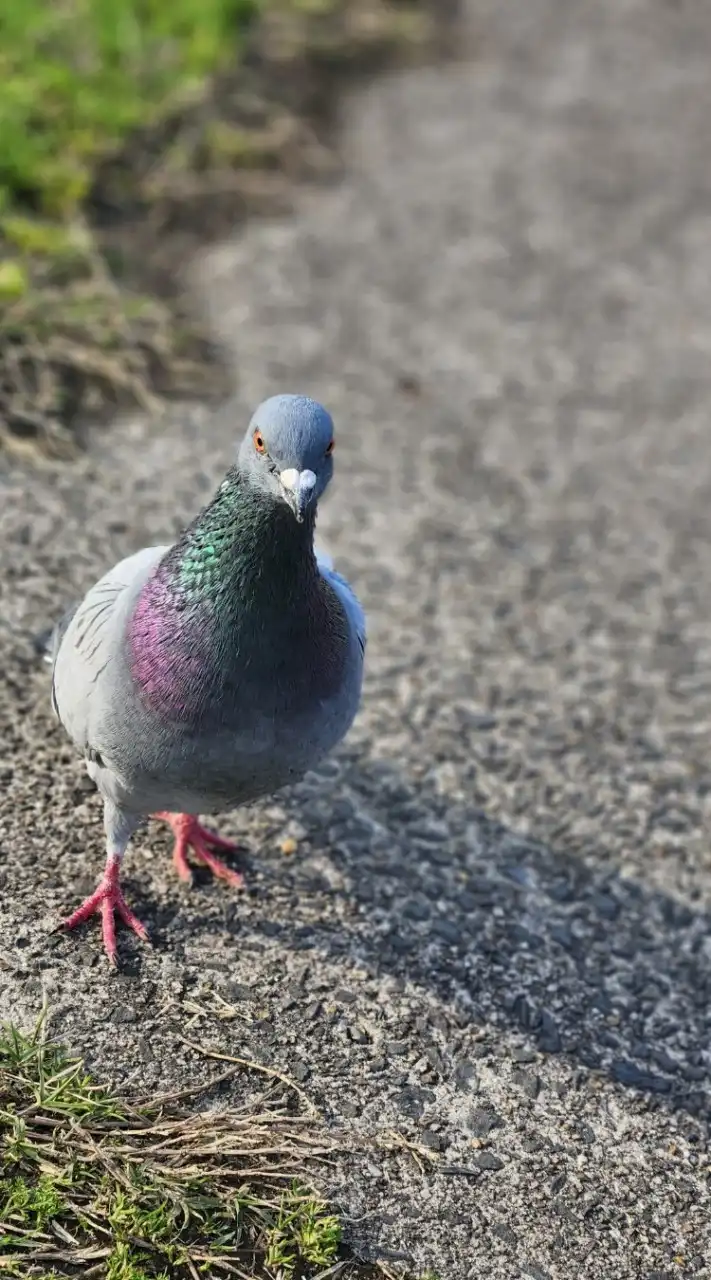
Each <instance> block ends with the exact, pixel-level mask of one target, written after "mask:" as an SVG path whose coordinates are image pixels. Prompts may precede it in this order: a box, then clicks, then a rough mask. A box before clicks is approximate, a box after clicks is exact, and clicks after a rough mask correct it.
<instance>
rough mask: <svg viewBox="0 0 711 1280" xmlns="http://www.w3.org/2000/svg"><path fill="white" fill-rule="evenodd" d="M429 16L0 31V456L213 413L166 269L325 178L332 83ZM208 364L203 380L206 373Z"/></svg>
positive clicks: (242, 4) (94, 16)
mask: <svg viewBox="0 0 711 1280" xmlns="http://www.w3.org/2000/svg"><path fill="white" fill-rule="evenodd" d="M435 8H436V6H433V7H432V9H431V7H430V0H175V3H172V4H170V5H166V4H165V3H164V2H163V0H64V2H63V3H61V4H56V3H54V0H26V3H23V4H21V5H13V4H9V3H6V4H4V5H3V6H2V12H1V13H0V134H1V135H2V139H3V147H2V155H0V445H2V444H3V443H4V444H5V446H6V447H10V448H12V449H14V450H18V449H19V450H22V451H27V450H30V451H35V452H36V451H40V452H44V453H49V454H66V453H68V452H71V451H72V450H73V449H74V448H75V447H76V446H77V444H79V443H80V442H81V437H80V434H79V433H78V431H77V424H79V423H80V422H81V421H82V420H85V419H86V418H87V417H91V418H92V419H96V418H97V416H103V415H105V414H106V413H112V412H114V411H115V410H116V409H117V408H127V407H129V406H140V407H141V408H143V409H152V408H155V407H156V405H157V403H158V400H159V399H160V398H162V397H165V396H167V395H179V396H186V395H200V396H207V395H209V394H212V395H217V396H218V397H219V396H221V395H223V394H224V393H225V392H226V391H227V390H228V386H229V384H228V381H227V378H226V377H225V378H224V379H223V380H222V381H220V379H219V378H218V379H217V381H216V378H215V368H214V365H215V362H218V363H219V353H218V352H217V351H216V350H215V349H214V347H213V346H212V344H211V343H210V341H209V339H208V338H207V336H206V334H205V333H204V332H203V330H202V328H201V325H200V323H199V320H198V319H197V318H196V317H195V315H194V314H191V312H190V310H189V309H187V307H186V304H185V301H184V299H181V297H180V289H179V281H178V280H177V278H176V263H182V262H184V261H185V258H186V254H187V253H188V252H189V251H190V249H192V248H193V247H196V246H197V245H198V244H200V243H202V242H204V240H205V239H206V238H207V239H209V238H211V237H213V236H215V235H218V234H222V233H224V232H225V231H227V230H228V229H229V228H230V227H231V226H233V225H234V223H235V221H236V220H237V219H238V218H239V217H241V216H245V215H247V214H249V213H252V212H262V211H264V210H272V209H275V208H277V209H283V208H284V206H285V204H286V203H287V201H288V186H287V182H288V181H291V180H292V179H293V178H298V177H301V176H303V175H304V174H307V173H309V174H313V173H317V172H320V171H321V170H322V169H323V165H324V161H325V158H326V157H327V156H328V145H324V144H327V143H328V142H329V140H330V125H331V120H332V105H333V101H334V99H335V96H336V92H337V89H338V88H339V87H340V85H341V84H342V82H343V78H344V74H345V73H346V71H348V70H349V69H354V70H360V69H362V68H365V67H371V66H373V65H376V64H378V63H383V62H386V61H388V60H390V59H392V57H393V55H395V54H396V53H397V51H398V50H402V49H405V50H412V49H413V48H415V49H422V48H423V47H426V46H427V44H428V42H429V39H430V35H431V32H432V30H433V21H432V18H431V13H432V12H433V11H434V9H435ZM210 365H213V367H212V368H210V367H209V366H210Z"/></svg>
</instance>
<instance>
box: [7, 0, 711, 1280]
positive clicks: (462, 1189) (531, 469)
mask: <svg viewBox="0 0 711 1280" xmlns="http://www.w3.org/2000/svg"><path fill="white" fill-rule="evenodd" d="M470 15H471V21H470V33H469V35H470V45H469V48H470V52H471V56H470V57H469V58H468V59H464V60H463V61H462V62H460V63H458V64H457V65H455V66H447V67H444V68H438V69H433V70H424V71H417V72H408V73H407V74H405V75H403V76H400V77H397V78H394V79H391V80H387V81H382V82H380V83H378V84H376V85H374V86H373V87H372V88H370V89H369V90H368V91H367V92H366V93H365V94H363V95H361V96H359V97H358V98H357V99H356V100H354V101H353V103H352V104H351V106H350V108H349V111H348V119H347V128H346V135H345V149H346V161H347V177H346V180H345V181H344V183H343V184H342V185H341V186H340V187H339V188H338V189H337V190H333V191H329V192H327V193H324V192H310V193H307V194H305V195H304V197H303V199H301V200H300V204H299V209H298V213H297V216H296V217H295V218H294V219H292V220H289V221H285V222H278V223H263V224H254V225H252V226H251V227H249V228H248V229H247V230H246V232H245V233H244V234H243V235H241V236H240V238H239V239H238V240H237V241H236V242H235V243H233V244H230V245H229V246H226V247H224V248H223V249H221V250H220V251H218V252H217V253H213V254H212V255H211V256H210V258H209V259H208V260H207V261H206V262H205V263H203V264H202V266H201V268H200V271H199V273H198V274H199V276H200V282H201V287H202V288H203V290H204V292H205V295H206V297H207V299H208V300H209V305H210V307H211V309H212V313H213V315H214V318H215V323H216V325H217V327H218V328H219V330H220V331H221V333H222V334H223V335H224V337H225V340H226V341H227V342H228V343H229V344H230V345H231V346H232V347H233V348H234V353H235V361H236V364H237V367H238V369H239V373H240V377H241V381H240V387H239V394H238V397H237V400H236V402H235V404H234V405H232V406H231V407H230V409H229V411H228V412H226V413H225V414H223V415H221V417H220V418H219V419H218V420H210V419H209V418H208V417H207V416H206V415H205V414H201V413H200V412H199V411H189V412H188V411H181V412H175V413H173V414H172V415H171V417H170V420H169V421H168V422H167V423H166V424H164V425H163V426H161V427H156V426H153V427H149V426H147V425H145V424H143V423H141V422H130V423H127V424H123V425H121V426H118V427H116V428H112V429H111V431H110V432H109V433H106V434H102V435H97V436H96V438H95V440H94V442H93V444H92V447H91V450H90V453H89V455H88V456H87V458H86V459H85V460H84V461H83V462H81V463H79V464H77V465H76V466H75V467H73V468H72V469H71V470H64V471H56V470H45V471H42V472H34V473H29V472H25V471H22V470H21V469H19V468H18V469H16V470H13V471H10V472H5V473H3V474H2V476H1V477H0V503H1V505H2V511H1V513H0V558H1V559H0V570H1V574H0V583H1V587H2V593H3V603H2V615H1V616H2V624H1V626H0V643H1V644H2V654H1V663H2V667H1V672H0V687H1V688H2V703H1V704H0V723H2V727H3V733H2V738H1V739H0V785H1V787H2V799H1V802H0V803H1V805H2V808H1V811H0V846H1V849H2V870H1V871H0V875H1V877H2V880H1V888H2V893H1V895H0V921H1V923H2V929H3V931H2V933H1V934H0V1012H1V1013H2V1014H3V1015H4V1016H8V1015H9V1014H14V1015H15V1016H16V1017H17V1018H18V1019H20V1020H21V1021H25V1022H26V1021H28V1020H29V1019H30V1018H31V1017H33V1016H34V1015H35V1014H36V1012H37V1010H38V1009H39V1007H40V1004H41V1000H42V992H43V990H45V991H46V993H47V998H48V1000H49V1003H50V1007H51V1009H52V1011H53V1012H52V1017H53V1025H54V1027H55V1029H56V1030H57V1032H58V1033H59V1034H61V1035H62V1036H63V1037H64V1038H65V1039H66V1040H68V1041H69V1042H70V1043H71V1044H72V1045H73V1046H74V1047H78V1048H80V1049H82V1050H83V1051H84V1052H85V1053H86V1054H87V1055H88V1057H89V1060H90V1061H91V1063H92V1065H94V1066H95V1067H97V1068H98V1069H100V1070H101V1071H103V1072H107V1073H109V1074H110V1075H111V1076H112V1077H113V1078H117V1079H120V1080H127V1079H133V1080H135V1081H137V1082H141V1083H142V1084H143V1085H145V1086H146V1087H149V1088H150V1087H153V1086H157V1085H159V1084H163V1083H166V1082H168V1081H182V1080H185V1079H191V1078H194V1077H195V1076H196V1075H198V1074H200V1073H204V1072H205V1071H206V1070H207V1068H206V1064H205V1063H204V1061H203V1060H201V1059H200V1058H199V1057H198V1056H197V1055H196V1054H194V1053H192V1052H191V1051H190V1050H188V1049H186V1047H185V1046H184V1045H183V1043H182V1040H181V1036H182V1035H184V1034H185V1029H186V1025H187V1020H188V1017H189V1016H194V1017H195V1018H196V1021H195V1023H194V1025H193V1028H192V1033H191V1034H192V1035H193V1037H194V1038H199V1039H201V1040H202V1041H203V1043H205V1044H211V1045H214V1046H217V1047H220V1048H222V1049H223V1050H226V1051H228V1052H229V1051H230V1050H231V1051H232V1052H238V1053H240V1054H242V1055H245V1056H250V1057H256V1058H259V1059H261V1060H263V1061H265V1062H269V1063H272V1064H276V1065H277V1066H279V1067H281V1068H282V1069H284V1070H287V1071H289V1072H291V1073H292V1074H294V1073H295V1074H296V1075H297V1077H298V1078H299V1079H300V1080H302V1081H303V1082H304V1087H305V1088H307V1089H308V1091H309V1093H310V1095H311V1096H312V1097H313V1098H314V1100H315V1101H316V1102H317V1103H318V1104H319V1106H321V1107H322V1108H323V1109H324V1112H325V1114H326V1116H327V1118H328V1120H329V1123H332V1124H333V1125H337V1126H342V1127H345V1129H346V1130H347V1131H348V1132H350V1133H351V1134H352V1140H353V1144H354V1146H355V1145H357V1143H358V1142H359V1141H360V1140H367V1141H368V1142H370V1141H371V1140H372V1141H373V1142H374V1144H375V1145H374V1146H373V1150H372V1151H370V1152H367V1151H366V1152H365V1153H362V1154H358V1155H354V1156H353V1157H352V1158H350V1159H348V1160H344V1162H343V1164H342V1165H341V1166H340V1167H339V1169H338V1170H336V1171H334V1173H333V1176H332V1179H331V1184H330V1187H331V1190H332V1191H333V1192H334V1194H335V1195H336V1196H337V1197H338V1199H339V1200H340V1202H341V1204H342V1206H343V1207H344V1210H345V1212H346V1213H347V1215H348V1217H349V1219H350V1220H351V1228H350V1232H351V1238H352V1240H353V1241H354V1242H355V1244H356V1245H357V1247H358V1248H359V1249H360V1250H361V1251H362V1252H363V1254H364V1255H365V1256H370V1257H383V1258H386V1259H387V1258H390V1259H391V1264H390V1265H391V1266H395V1262H393V1259H397V1258H398V1257H399V1258H400V1260H401V1261H403V1262H404V1261H407V1262H408V1265H409V1266H410V1268H411V1271H412V1273H413V1274H420V1273H422V1272H423V1271H424V1270H425V1268H427V1267H433V1268H435V1269H436V1271H437V1275H438V1276H439V1277H440V1280H473V1278H474V1277H476V1278H477V1280H479V1277H487V1278H491V1280H514V1277H523V1276H529V1277H533V1278H534V1280H545V1278H546V1277H550V1278H555V1280H569V1278H570V1277H580V1278H581V1280H592V1278H594V1280H603V1278H604V1280H614V1278H616V1277H624V1278H625V1280H626V1278H628V1277H629V1278H631V1277H644V1278H646V1280H652V1278H653V1277H656V1278H657V1280H661V1277H663V1276H664V1277H666V1276H669V1277H687V1276H689V1277H691V1276H709V1275H710V1274H711V1271H710V1270H709V1238H710V1235H711V1228H710V1226H709V1223H710V1221H711V1218H710V1211H711V1195H710V1193H709V1183H708V1170H709V1164H708V1148H707V1132H708V1118H709V1083H710V1081H709V1067H710V1063H711V1059H710V1056H709V1034H710V1030H711V1010H710V1007H709V994H710V981H709V980H710V973H711V940H710V935H709V899H710V893H711V852H710V849H709V817H710V810H711V767H710V762H709V739H710V729H711V556H710V555H709V545H710V543H711V423H710V421H709V406H710V404H711V360H710V356H711V166H710V165H709V147H708V139H709V125H708V122H709V120H710V119H711V76H710V75H709V66H710V65H711V10H710V9H708V7H703V6H700V5H694V4H692V3H690V2H682V3H678V4H671V3H670V4H663V3H661V0H648V2H644V3H643V2H642V0H639V2H638V3H633V2H632V0H598V3H597V4H596V5H584V4H582V3H570V0H526V3H525V4H523V3H520V0H504V2H503V3H496V4H494V3H493V2H492V4H491V5H490V6H488V7H487V6H485V5H483V4H476V3H473V4H472V5H471V7H470ZM277 388H282V389H291V390H304V391H306V392H309V393H312V394H316V395H318V396H319V397H320V398H322V399H323V400H324V401H325V402H326V403H327V404H328V405H329V407H330V408H331V409H332V410H333V412H334V415H335V417H336V421H337V424H338V425H339V427H340V435H339V441H338V468H337V487H336V493H335V495H334V497H333V498H332V499H331V501H330V502H329V503H328V504H327V506H326V508H325V510H324V512H323V517H322V520H321V529H322V533H323V537H324V540H325V542H326V545H327V547H328V549H329V550H331V551H332V552H334V553H335V555H336V557H337V560H338V563H339V567H342V568H343V570H344V571H345V572H346V573H347V574H348V575H349V576H350V577H351V578H352V580H353V582H354V583H355V584H356V586H357V588H358V589H359V591H360V592H361V594H362V597H363V599H364V602H365V604H366V606H367V609H368V612H369V617H370V642H369V662H368V680H367V689H366V695H365V702H364V707H363V712H362V715H361V717H360V719H359V721H358V724H357V727H356V729H355V730H354V732H353V734H352V736H351V738H350V739H349V741H348V743H347V745H346V746H345V748H344V749H343V750H342V751H341V752H340V753H339V755H338V757H337V759H335V760H334V761H332V762H330V763H329V764H328V765H327V766H326V767H324V768H323V770H322V771H321V773H320V774H319V776H318V777H313V778H309V779H308V780H307V781H306V782H305V783H304V784H303V785H301V786H299V787H298V788H295V789H294V791H293V792H291V793H289V794H288V795H284V796H281V797H279V798H278V800H276V801H274V802H273V803H270V804H267V805H263V806H261V807H259V808H256V809H254V810H251V811H248V812H243V813H239V814H236V815H234V816H230V818H229V819H228V820H226V821H225V823H224V824H223V829H224V830H225V832H226V833H228V834H229V833H230V832H232V833H234V834H236V835H237V836H239V837H240V838H241V839H243V840H244V842H245V846H246V848H247V851H248V852H247V854H246V855H245V864H246V866H247V869H248V870H249V884H250V888H249V892H248V893H247V894H246V895H244V896H243V897H239V898H238V897H234V898H233V897H231V896H230V894H229V893H228V892H227V891H226V890H225V889H224V888H223V887H222V886H220V885H218V884H213V883H210V882H209V881H207V880H205V879H204V878H203V877H202V876H200V875H198V885H197V887H196V889H195V890H194V891H193V892H192V893H191V892H190V891H188V890H187V889H185V888H184V887H183V886H181V885H180V884H179V883H178V882H177V880H176V878H175V877H174V876H173V874H172V872H171V867H170V862H169V858H168V847H169V845H168V840H167V837H166V836H165V835H163V834H160V835H159V834H158V833H157V831H152V832H151V833H150V834H146V835H145V836H143V837H140V838H137V839H136V841H135V842H134V848H133V851H132V853H131V855H130V857H129V858H128V860H127V867H126V870H127V891H128V894H129V895H130V900H131V902H132V904H133V906H134V907H135V909H136V910H137V911H138V913H139V914H140V915H141V917H142V918H143V919H144V920H145V921H146V923H147V924H148V925H149V927H151V928H152V929H153V931H154V934H155V937H156V946H155V949H154V950H153V951H146V950H144V949H141V948H140V946H139V944H138V943H137V942H136V940H135V939H133V938H128V937H126V936H125V935H122V937H121V943H120V949H121V954H122V957H123V961H124V970H123V973H122V974H121V975H120V976H119V977H117V978H112V977H110V976H107V973H106V969H105V967H104V963H103V961H102V959H101V956H100V947H99V937H98V931H97V930H96V929H95V928H94V929H88V930H86V931H85V932H84V933H83V934H82V935H81V936H78V937H74V938H64V937H50V936H48V929H49V927H50V926H51V924H52V923H54V921H55V919H56V917H57V914H58V913H59V912H60V911H61V910H64V909H66V908H68V907H70V906H72V905H74V904H75V903H76V902H77V901H78V900H79V898H80V896H81V895H82V894H83V893H85V892H88V891H89V890H90V889H91V888H93V886H94V883H95V879H96V876H97V874H98V873H99V871H100V867H101V864H102V839H101V830H100V822H99V811H98V805H97V801H96V797H95V795H93V794H92V793H91V792H90V791H89V790H88V789H87V786H86V785H85V783H84V780H83V777H82V771H81V767H80V765H79V764H78V763H77V762H76V761H75V760H74V759H73V756H72V753H71V751H70V749H69V747H68V746H67V744H65V742H64V741H63V738H62V735H61V732H60V731H59V729H58V728H57V727H55V725H54V724H53V721H52V718H51V715H50V711H49V705H48V679H47V672H46V669H44V668H42V666H41V665H40V664H39V663H38V660H37V657H36V654H35V651H34V648H33V645H32V639H31V637H32V636H33V635H35V634H37V633H38V632H40V631H41V630H42V629H43V628H44V627H46V626H47V625H48V623H49V622H50V621H51V620H52V619H53V618H54V617H55V616H57V615H58V614H59V613H61V611H62V609H63V608H64V607H65V605H66V604H67V603H68V602H69V601H71V599H72V598H73V596H74V595H76V593H77V592H79V591H80V590H82V589H84V588H85V587H86V586H87V585H88V584H89V583H90V582H91V581H93V580H94V578H95V577H96V576H97V575H98V574H99V573H100V572H101V571H102V569H103V568H104V567H105V566H106V565H108V564H109V563H111V562H112V561H113V560H115V559H117V558H118V557H119V556H121V555H124V554H126V553H127V552H128V551H130V550H131V549H133V548H135V547H137V546H140V545H142V544H144V543H146V542H147V541H157V540H161V539H164V538H165V537H166V536H169V535H170V534H171V533H172V532H174V531H176V530H177V529H178V527H179V526H180V524H181V523H182V522H183V521H184V519H185V518H186V517H187V516H188V515H189V514H190V513H192V511H193V510H194V508H195V505H196V503H197V502H198V500H199V499H201V498H202V497H203V496H204V495H206V494H207V493H208V492H209V490H210V486H211V485H212V484H213V483H214V481H215V480H216V478H217V477H218V476H219V474H220V472H221V470H222V469H223V468H224V467H225V466H226V464H227V462H228V460H229V459H230V457H231V455H232V451H233V448H234V444H235V441H236V440H237V439H238V438H239V437H240V436H241V434H242V431H243V427H244V422H245V421H246V415H247V414H248V412H249V411H250V409H251V407H252V406H253V405H254V404H255V403H256V402H257V401H259V400H260V399H261V398H262V397H263V396H264V395H265V394H267V393H269V392H271V391H273V390H275V389H277ZM287 837H292V838H293V839H294V840H295V841H296V844H297V848H296V851H295V852H294V853H292V854H291V855H290V856H287V855H286V854H284V853H283V852H282V851H281V844H282V842H283V841H284V839H285V838H287ZM214 991H217V992H219V993H221V995H222V997H223V998H224V999H225V1000H227V1001H228V1003H229V1004H230V1005H231V1006H233V1013H234V1015H235V1016H234V1017H233V1018H232V1020H231V1021H225V1022H221V1021H219V1020H218V1019H217V1018H216V1017H215V1016H213V1015H212V1014H211V1013H210V1012H209V1009H210V1008H211V1007H214V996H213V995H211V994H210V992H214ZM201 992H202V994H201ZM185 1001H189V1002H190V1004H191V1007H192V1008H195V1007H196V1006H200V1007H202V1008H203V1009H204V1010H205V1012H204V1013H203V1014H202V1015H199V1016H198V1015H195V1014H190V1015H189V1014H188V1013H186V1011H185ZM388 1131H396V1132H397V1133H399V1134H400V1135H403V1136H404V1137H405V1138H406V1139H408V1141H415V1142H417V1143H418V1144H419V1145H420V1147H422V1148H424V1149H425V1150H426V1151H428V1152H429V1153H430V1155H431V1157H432V1161H431V1167H430V1163H429V1162H427V1161H425V1172H424V1173H422V1172H420V1171H419V1169H418V1167H417V1165H416V1163H415V1161H414V1160H413V1159H412V1157H411V1155H410V1154H408V1153H407V1152H400V1153H397V1152H395V1151H393V1150H387V1149H385V1148H386V1147H387V1144H388V1143H391V1144H392V1143H393V1142H394V1141H395V1140H394V1139H392V1138H387V1137H386V1132H388ZM383 1144H384V1145H383Z"/></svg>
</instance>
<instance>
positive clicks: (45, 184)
mask: <svg viewBox="0 0 711 1280" xmlns="http://www.w3.org/2000/svg"><path fill="white" fill-rule="evenodd" d="M256 7H257V6H256V3H255V0H171V2H170V4H167V3H166V2H165V0H23V2H22V3H17V0H0V137H2V149H1V151H0V207H5V208H8V207H10V206H11V205H12V204H14V203H15V201H16V200H17V198H18V196H21V197H23V198H26V199H27V198H29V199H31V200H32V202H33V203H34V204H36V206H37V207H38V208H39V209H40V210H41V211H44V212H45V213H47V214H51V215H55V216H60V217H63V218H66V217H70V216H71V215H72V214H73V213H75V212H76V209H77V207H78V205H79V203H80V201H81V200H82V199H83V198H84V196H85V195H86V194H87V191H88V189H89V187H90V184H91V180H92V174H93V170H94V167H95V165H96V163H97V160H99V159H100V158H101V157H102V156H104V155H106V154H107V153H108V152H110V151H112V150H115V149H116V148H117V147H119V146H120V144H121V143H122V142H123V141H124V140H125V139H126V138H127V137H128V136H129V135H130V134H131V133H132V132H133V131H134V130H135V129H136V128H139V127H144V126H146V125H150V124H152V123H154V122H155V121H156V120H157V119H158V118H159V117H160V116H161V115H165V114H166V113H167V112H169V111H171V110H173V109H175V107H176V106H178V105H181V104H183V103H184V102H186V101H187V100H189V99H190V98H195V97H196V96H198V95H199V94H200V93H201V92H202V91H203V89H204V86H205V84H206V81H207V79H208V77H209V76H210V75H212V74H214V72H215V71H216V70H217V69H219V68H220V67H221V66H224V65H225V64H226V63H228V62H229V60H230V59H234V58H235V57H236V53H237V47H238V40H239V36H240V33H241V32H242V31H243V30H244V28H245V26H246V24H247V22H248V21H249V19H250V18H252V17H253V16H254V13H255V10H256Z"/></svg>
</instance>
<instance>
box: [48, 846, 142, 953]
mask: <svg viewBox="0 0 711 1280" xmlns="http://www.w3.org/2000/svg"><path fill="white" fill-rule="evenodd" d="M120 866H121V859H120V858H117V857H113V858H107V861H106V870H105V871H104V878H103V880H102V881H101V884H100V885H99V887H98V889H96V890H95V891H94V893H92V894H91V896H90V897H89V898H87V899H86V901H85V902H82V904H81V906H80V907H77V909H76V911H74V912H72V914H71V915H70V916H68V917H67V919H66V920H65V921H63V925H62V927H63V928H64V929H75V928H76V926H77V925H78V924H84V922H85V920H88V919H89V918H90V916H94V915H97V914H99V915H100V916H101V922H102V924H101V927H102V933H103V936H104V950H105V951H106V954H107V956H108V957H109V961H110V963H111V964H113V965H115V964H116V921H115V919H114V913H117V914H118V916H119V917H120V919H121V920H123V923H124V924H125V925H127V927H128V928H129V929H133V932H134V933H137V934H138V936H139V938H141V940H142V941H143V942H149V941H150V939H149V937H148V930H147V929H146V927H145V925H143V924H141V921H140V920H139V919H138V916H135V915H134V914H133V912H132V911H131V908H130V907H129V906H128V904H127V903H126V899H125V898H124V896H123V894H122V892H121V886H120V885H119V870H120Z"/></svg>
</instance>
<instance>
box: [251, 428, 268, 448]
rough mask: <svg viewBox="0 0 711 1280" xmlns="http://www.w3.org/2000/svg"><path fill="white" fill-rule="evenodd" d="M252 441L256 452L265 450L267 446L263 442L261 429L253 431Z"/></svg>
mask: <svg viewBox="0 0 711 1280" xmlns="http://www.w3.org/2000/svg"><path fill="white" fill-rule="evenodd" d="M252 443H253V444H254V447H255V449H256V450H257V453H266V452H267V446H266V445H265V443H264V436H263V435H262V433H261V431H255V433H254V435H253V436H252Z"/></svg>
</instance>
